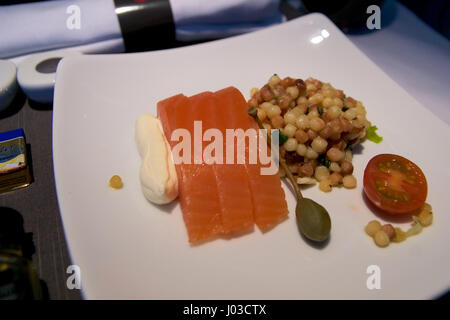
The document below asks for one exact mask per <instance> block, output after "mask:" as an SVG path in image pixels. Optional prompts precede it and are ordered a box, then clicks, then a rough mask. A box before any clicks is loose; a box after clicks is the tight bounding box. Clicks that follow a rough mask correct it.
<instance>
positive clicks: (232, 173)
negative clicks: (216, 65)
mask: <svg viewBox="0 0 450 320" xmlns="http://www.w3.org/2000/svg"><path fill="white" fill-rule="evenodd" d="M204 106H205V109H204V112H205V113H204V114H206V115H208V116H207V117H204V120H203V126H204V129H205V130H206V129H210V128H213V129H217V130H219V131H220V133H221V136H222V137H223V141H222V142H223V143H222V146H223V148H222V154H223V156H222V162H223V163H222V164H214V165H213V170H214V174H215V176H216V184H217V189H218V190H219V200H220V204H221V209H222V211H221V212H222V223H223V228H224V233H230V232H235V231H243V230H246V229H249V228H251V227H253V225H254V217H253V204H252V200H251V193H250V188H249V182H248V176H247V174H246V169H245V166H244V165H242V164H237V162H236V161H234V163H233V164H227V163H226V150H225V147H224V143H225V138H226V129H229V128H232V127H231V121H230V118H231V117H232V114H231V112H232V111H231V108H230V106H229V105H228V104H227V101H224V100H223V99H222V97H221V94H218V93H217V92H216V93H214V95H213V96H212V97H211V98H209V101H208V103H206V104H205V105H204ZM206 143H207V144H209V143H210V142H206ZM235 160H236V159H235Z"/></svg>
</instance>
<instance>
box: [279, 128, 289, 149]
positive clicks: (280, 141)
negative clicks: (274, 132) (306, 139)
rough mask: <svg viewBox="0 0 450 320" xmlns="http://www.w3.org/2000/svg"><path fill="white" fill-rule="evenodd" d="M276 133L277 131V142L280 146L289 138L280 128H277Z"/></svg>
mask: <svg viewBox="0 0 450 320" xmlns="http://www.w3.org/2000/svg"><path fill="white" fill-rule="evenodd" d="M278 133H279V143H280V146H281V145H282V144H284V143H285V142H286V141H287V139H289V137H288V136H285V135H284V134H283V133H282V132H281V130H278Z"/></svg>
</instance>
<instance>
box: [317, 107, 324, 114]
mask: <svg viewBox="0 0 450 320" xmlns="http://www.w3.org/2000/svg"><path fill="white" fill-rule="evenodd" d="M317 112H319V114H320V115H322V114H323V109H322V107H320V106H319V107H317Z"/></svg>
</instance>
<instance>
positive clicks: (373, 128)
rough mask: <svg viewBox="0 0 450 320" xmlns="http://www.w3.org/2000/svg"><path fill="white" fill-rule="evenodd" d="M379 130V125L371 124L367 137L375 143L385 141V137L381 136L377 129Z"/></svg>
mask: <svg viewBox="0 0 450 320" xmlns="http://www.w3.org/2000/svg"><path fill="white" fill-rule="evenodd" d="M377 130H378V128H377V126H371V127H369V129H367V134H366V138H367V140H370V141H372V142H375V143H380V142H381V141H383V137H380V136H379V135H378V134H377V133H376V131H377Z"/></svg>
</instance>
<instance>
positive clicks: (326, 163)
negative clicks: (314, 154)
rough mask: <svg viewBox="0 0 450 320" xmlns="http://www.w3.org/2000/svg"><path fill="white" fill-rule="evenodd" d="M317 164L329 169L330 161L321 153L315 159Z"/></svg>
mask: <svg viewBox="0 0 450 320" xmlns="http://www.w3.org/2000/svg"><path fill="white" fill-rule="evenodd" d="M317 162H319V163H320V164H321V165H323V166H325V167H327V168H329V167H330V165H331V161H330V160H328V159H327V156H326V155H325V154H324V153H323V154H321V155H320V156H319V157H318V158H317Z"/></svg>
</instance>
